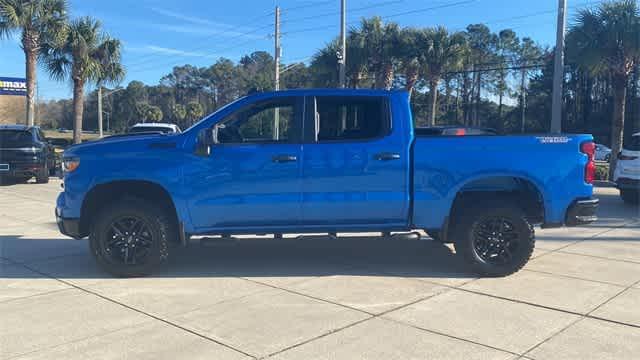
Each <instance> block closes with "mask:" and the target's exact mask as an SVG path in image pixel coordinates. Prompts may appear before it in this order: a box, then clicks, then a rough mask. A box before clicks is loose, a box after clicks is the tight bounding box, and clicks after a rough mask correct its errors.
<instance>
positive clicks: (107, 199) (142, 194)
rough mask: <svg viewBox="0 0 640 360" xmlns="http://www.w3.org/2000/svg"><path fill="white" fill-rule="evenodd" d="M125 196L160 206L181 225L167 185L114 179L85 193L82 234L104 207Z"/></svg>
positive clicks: (84, 234)
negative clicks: (166, 187)
mask: <svg viewBox="0 0 640 360" xmlns="http://www.w3.org/2000/svg"><path fill="white" fill-rule="evenodd" d="M125 198H136V199H141V200H143V201H145V202H148V203H152V204H154V205H156V206H159V207H160V208H162V209H164V210H165V211H166V214H167V216H168V217H169V219H170V221H173V222H174V225H175V226H178V225H179V221H178V213H177V208H176V204H175V203H174V201H173V199H172V197H171V195H170V194H169V192H168V191H167V189H165V187H163V186H162V185H160V184H158V183H156V182H153V181H148V180H114V181H109V182H106V183H101V184H97V185H95V186H94V187H92V188H91V190H89V192H88V193H87V194H86V195H85V197H84V199H83V201H82V207H81V212H80V214H81V216H80V232H81V234H82V235H83V236H87V235H88V234H89V233H90V231H91V224H92V222H93V220H94V218H95V216H96V215H97V214H98V213H99V211H100V210H101V209H102V208H104V207H105V206H107V205H108V204H111V203H113V202H115V201H119V200H122V199H125Z"/></svg>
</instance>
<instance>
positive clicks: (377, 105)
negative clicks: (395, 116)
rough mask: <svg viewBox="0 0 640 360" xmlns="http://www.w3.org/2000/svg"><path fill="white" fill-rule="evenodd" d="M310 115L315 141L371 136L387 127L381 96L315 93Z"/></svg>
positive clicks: (384, 132) (386, 115)
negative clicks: (335, 95)
mask: <svg viewBox="0 0 640 360" xmlns="http://www.w3.org/2000/svg"><path fill="white" fill-rule="evenodd" d="M314 115H315V131H316V133H315V137H316V141H317V142H327V141H349V140H367V139H375V138H378V137H381V136H384V135H386V134H388V133H389V130H390V128H391V124H390V119H389V112H388V110H387V101H386V99H385V98H382V97H365V96H361V97H333V96H326V97H325V96H318V97H316V98H315V106H314Z"/></svg>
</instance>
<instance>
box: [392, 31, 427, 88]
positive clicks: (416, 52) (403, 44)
mask: <svg viewBox="0 0 640 360" xmlns="http://www.w3.org/2000/svg"><path fill="white" fill-rule="evenodd" d="M427 42H428V36H427V32H426V31H424V30H422V29H415V28H406V29H403V30H402V32H401V33H400V41H399V49H398V54H399V57H400V64H401V70H402V72H403V75H404V78H405V90H407V91H408V92H409V96H411V94H412V93H413V89H414V88H415V86H416V83H417V82H418V79H419V78H420V67H421V64H422V63H423V62H424V60H425V59H424V51H423V50H424V48H426V47H427V45H426V44H427Z"/></svg>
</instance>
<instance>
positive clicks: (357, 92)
mask: <svg viewBox="0 0 640 360" xmlns="http://www.w3.org/2000/svg"><path fill="white" fill-rule="evenodd" d="M397 93H406V90H378V89H291V90H279V91H267V92H257V93H253V94H249V95H250V96H251V95H257V94H262V95H266V96H269V95H278V96H287V95H290V96H311V95H340V96H388V95H391V94H397Z"/></svg>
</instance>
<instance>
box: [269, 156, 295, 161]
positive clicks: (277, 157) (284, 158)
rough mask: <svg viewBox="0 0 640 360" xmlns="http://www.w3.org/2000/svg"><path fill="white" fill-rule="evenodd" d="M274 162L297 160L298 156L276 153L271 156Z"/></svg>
mask: <svg viewBox="0 0 640 360" xmlns="http://www.w3.org/2000/svg"><path fill="white" fill-rule="evenodd" d="M271 161H273V162H274V163H286V162H296V161H298V157H297V156H294V155H275V156H274V157H272V158H271Z"/></svg>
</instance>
